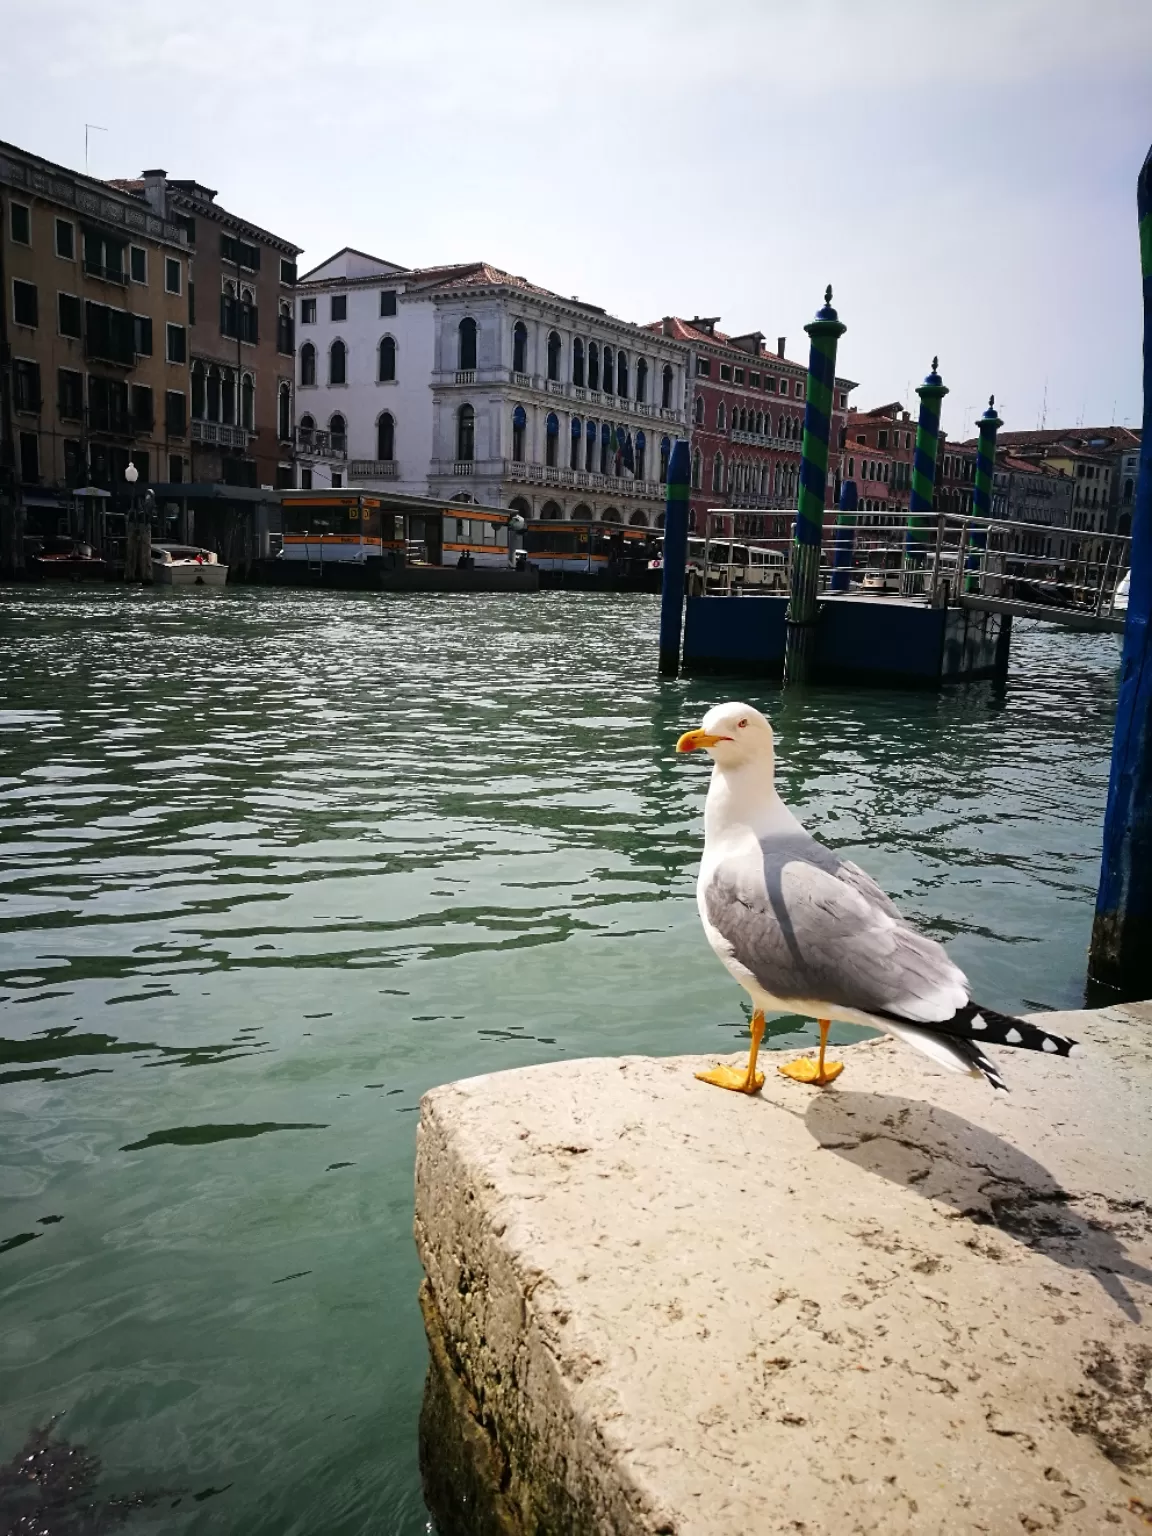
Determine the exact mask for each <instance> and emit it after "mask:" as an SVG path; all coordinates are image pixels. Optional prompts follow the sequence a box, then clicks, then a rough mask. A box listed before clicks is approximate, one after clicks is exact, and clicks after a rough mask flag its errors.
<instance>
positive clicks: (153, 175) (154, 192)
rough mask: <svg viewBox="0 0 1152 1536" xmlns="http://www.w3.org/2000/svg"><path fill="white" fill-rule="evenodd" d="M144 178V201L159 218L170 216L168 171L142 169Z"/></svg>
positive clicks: (141, 173)
mask: <svg viewBox="0 0 1152 1536" xmlns="http://www.w3.org/2000/svg"><path fill="white" fill-rule="evenodd" d="M140 175H141V176H142V177H143V178H144V201H145V202H146V203H147V204H148V206H149V208H151V210H152V212H153V213H154V214H156V216H157V217H158V218H161V219H166V218H167V217H168V198H167V195H166V194H167V188H168V172H167V171H141V172H140Z"/></svg>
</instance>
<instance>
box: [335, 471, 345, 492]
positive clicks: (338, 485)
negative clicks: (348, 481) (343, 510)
mask: <svg viewBox="0 0 1152 1536" xmlns="http://www.w3.org/2000/svg"><path fill="white" fill-rule="evenodd" d="M343 485H344V476H343V475H342V474H341V473H340V471H339V470H338V469H334V470H333V471H332V489H333V490H334V491H339V490H341V489H342V488H343Z"/></svg>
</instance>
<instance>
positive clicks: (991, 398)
mask: <svg viewBox="0 0 1152 1536" xmlns="http://www.w3.org/2000/svg"><path fill="white" fill-rule="evenodd" d="M988 409H989V410H990V411H994V410H995V409H996V396H995V395H989V396H988Z"/></svg>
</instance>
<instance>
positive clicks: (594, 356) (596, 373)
mask: <svg viewBox="0 0 1152 1536" xmlns="http://www.w3.org/2000/svg"><path fill="white" fill-rule="evenodd" d="M588 388H589V389H599V388H600V348H599V347H598V346H597V345H596V343H595V342H594V341H590V342H589V343H588Z"/></svg>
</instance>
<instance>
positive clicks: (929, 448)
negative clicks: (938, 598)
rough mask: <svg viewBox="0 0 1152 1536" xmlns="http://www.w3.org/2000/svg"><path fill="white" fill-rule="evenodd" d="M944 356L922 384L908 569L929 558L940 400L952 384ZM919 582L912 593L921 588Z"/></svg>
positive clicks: (906, 552) (907, 535)
mask: <svg viewBox="0 0 1152 1536" xmlns="http://www.w3.org/2000/svg"><path fill="white" fill-rule="evenodd" d="M939 366H940V359H939V358H938V357H934V358H933V359H932V371H931V373H930V374H929V375H928V377H927V378H926V379H925V380H924V382H923V384H921V385H920V386H919V388H918V389H917V391H916V393H917V394H918V395H919V396H920V419H919V421H917V423H916V451H915V453H914V454H913V456H912V494H911V496H910V497H909V499H908V510H909V512H910V514H911V515H910V517H909V518H908V529H907V531H906V533H905V535H904V556H905V561H906V563H907V565H908V568H909V569H910V570H913V571H920V570H923V568H924V562H925V559H926V558H927V549H926V545H927V541H928V528H929V526H930V523H931V520H932V499H933V496H934V495H935V491H936V458H937V454H938V453H939V450H940V402H941V401H942V400H943V399H944V396H945V395H946V394H947V393H948V386H947V385H946V384H944V383H943V382H942V381H941V378H940V375H939V373H938V372H937V371H936V370H937V369H938V368H939ZM918 586H919V583H918V582H916V583H914V584H913V586H910V587H909V589H908V590H909V593H912V592H913V590H914V588H916V587H918Z"/></svg>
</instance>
